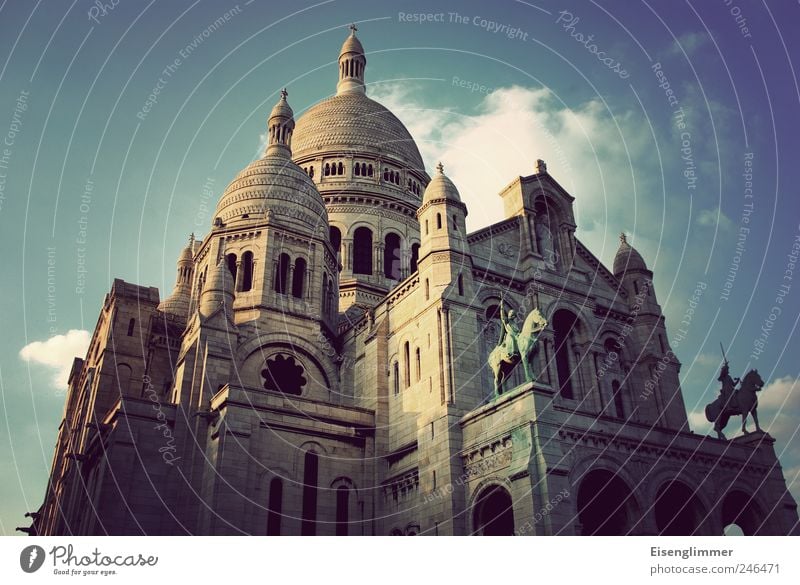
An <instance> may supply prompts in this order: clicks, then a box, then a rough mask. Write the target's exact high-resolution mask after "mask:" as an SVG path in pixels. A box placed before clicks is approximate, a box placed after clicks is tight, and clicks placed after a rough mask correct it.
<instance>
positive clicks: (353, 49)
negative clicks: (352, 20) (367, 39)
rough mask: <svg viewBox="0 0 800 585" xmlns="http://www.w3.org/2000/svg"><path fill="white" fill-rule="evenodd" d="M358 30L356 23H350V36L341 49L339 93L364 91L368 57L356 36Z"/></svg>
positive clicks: (337, 88)
mask: <svg viewBox="0 0 800 585" xmlns="http://www.w3.org/2000/svg"><path fill="white" fill-rule="evenodd" d="M357 30H358V29H357V28H356V25H355V24H351V25H350V36H349V37H347V39H345V41H344V44H343V45H342V50H341V51H339V83H337V84H336V93H337V95H338V94H343V93H346V92H350V91H356V92H359V93H364V69H365V68H366V66H367V58H366V57H365V56H364V47H363V46H362V45H361V41H359V40H358V37H356V31H357Z"/></svg>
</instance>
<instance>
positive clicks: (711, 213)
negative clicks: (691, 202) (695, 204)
mask: <svg viewBox="0 0 800 585" xmlns="http://www.w3.org/2000/svg"><path fill="white" fill-rule="evenodd" d="M695 221H696V222H697V225H699V226H701V227H709V228H714V227H718V228H719V229H720V230H721V231H724V232H730V231H731V230H733V227H734V225H733V221H731V219H730V218H729V217H728V216H727V215H725V214H724V213H722V212H721V211H720V209H719V207H717V208H716V209H703V210H701V211H700V212H699V213H698V214H697V219H696V220H695Z"/></svg>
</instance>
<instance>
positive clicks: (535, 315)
mask: <svg viewBox="0 0 800 585" xmlns="http://www.w3.org/2000/svg"><path fill="white" fill-rule="evenodd" d="M500 323H501V324H502V327H503V329H502V332H501V334H500V340H499V341H498V342H497V346H496V347H495V348H494V349H493V350H492V352H491V353H490V354H489V367H490V368H491V369H492V372H494V391H495V394H496V395H498V396H499V395H500V394H502V393H503V382H505V380H506V379H507V378H508V376H509V375H510V374H511V371H512V370H513V369H514V368H515V367H516V366H517V365H518V364H519V363H520V362H522V367H523V368H524V370H525V381H526V382H533V381H534V379H535V376H534V372H533V366H532V364H531V360H532V359H533V357H534V355H536V351H535V350H536V341H537V338H538V337H539V334H540V333H541V332H542V330H543V329H544V328H545V327H547V319H545V318H544V316H543V315H542V314H541V312H539V309H538V308H536V309H533V310H532V311H531V312H530V313H528V316H527V317H526V318H525V322H524V323H523V324H522V330H520V328H519V326H518V325H517V322H516V313H515V312H514V310H510V311H508V312H506V310H505V306H504V304H503V302H502V301H500Z"/></svg>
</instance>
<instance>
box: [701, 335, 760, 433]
mask: <svg viewBox="0 0 800 585" xmlns="http://www.w3.org/2000/svg"><path fill="white" fill-rule="evenodd" d="M722 358H723V362H722V369H721V370H720V373H719V378H717V380H719V381H720V382H722V387H721V388H720V391H719V397H718V398H717V399H716V400H715V401H714V402H712V403H711V404H709V405H707V406H706V418H707V419H708V422H713V423H714V431H716V433H717V438H719V439H722V440H725V435H724V434H723V433H722V431H723V429H724V428H725V426H726V425H727V424H728V420H729V419H730V417H731V416H734V415H741V416H742V432H743V433H745V434H746V433H747V432H748V430H747V415H748V414H750V415H752V416H753V421H755V423H756V431H759V432H763V431H762V430H761V426H760V425H759V424H758V396H756V392H759V391H760V390H761V389H762V388H763V387H764V380H762V379H761V376H760V375H759V373H758V370H750V371H749V372H747V374H745V376H744V378H743V379H742V380H740V379H739V378H736V379H733V378H731V376H730V373H729V372H730V367H729V365H728V359H727V358H726V357H725V350H723V351H722ZM740 382H741V386H740V387H739V389H738V390H737V389H736V386H737V385H739V383H740Z"/></svg>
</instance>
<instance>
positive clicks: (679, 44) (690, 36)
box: [668, 32, 711, 57]
mask: <svg viewBox="0 0 800 585" xmlns="http://www.w3.org/2000/svg"><path fill="white" fill-rule="evenodd" d="M710 43H711V37H709V36H708V33H706V32H687V33H685V34H682V35H680V36H678V37H677V40H676V41H674V42H673V43H672V45H671V46H670V48H669V51H668V52H669V54H671V55H683V54H684V53H686V55H687V56H689V57H691V56H692V55H694V54H695V53H697V51H698V50H699V49H702V48H703V47H705V46H706V45H708V44H710Z"/></svg>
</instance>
